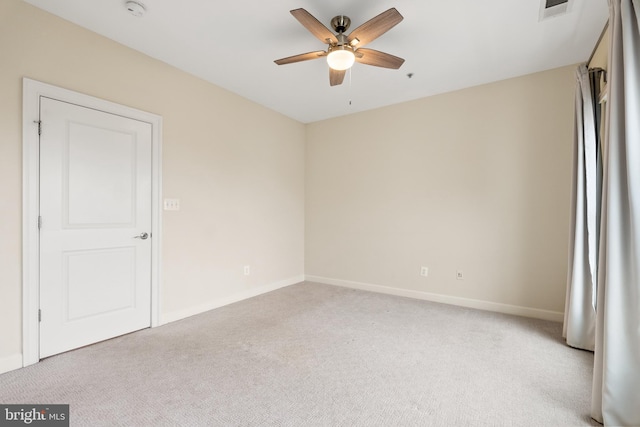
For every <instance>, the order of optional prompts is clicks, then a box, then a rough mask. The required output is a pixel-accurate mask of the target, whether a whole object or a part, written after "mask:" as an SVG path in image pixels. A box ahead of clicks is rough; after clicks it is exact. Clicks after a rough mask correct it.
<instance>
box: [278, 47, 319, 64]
mask: <svg viewBox="0 0 640 427" xmlns="http://www.w3.org/2000/svg"><path fill="white" fill-rule="evenodd" d="M326 55H327V52H325V51H324V50H317V51H315V52H307V53H301V54H300V55H293V56H288V57H286V58H282V59H276V60H275V61H273V62H275V63H276V64H278V65H284V64H293V63H294V62H302V61H309V60H311V59H318V58H320V57H322V56H326Z"/></svg>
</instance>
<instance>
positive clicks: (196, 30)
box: [25, 0, 608, 123]
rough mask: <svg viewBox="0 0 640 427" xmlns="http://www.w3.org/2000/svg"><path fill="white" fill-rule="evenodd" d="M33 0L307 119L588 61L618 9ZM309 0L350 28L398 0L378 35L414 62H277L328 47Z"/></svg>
mask: <svg viewBox="0 0 640 427" xmlns="http://www.w3.org/2000/svg"><path fill="white" fill-rule="evenodd" d="M25 1H27V2H28V3H30V4H33V5H35V6H37V7H39V8H42V9H44V10H47V11H49V12H51V13H53V14H55V15H58V16H60V17H62V18H64V19H67V20H69V21H71V22H74V23H76V24H78V25H80V26H82V27H85V28H88V29H90V30H92V31H95V32H96V33H99V34H102V35H103V36H105V37H108V38H110V39H113V40H115V41H117V42H120V43H122V44H124V45H126V46H129V47H131V48H133V49H136V50H138V51H140V52H143V53H145V54H147V55H149V56H151V57H154V58H157V59H159V60H161V61H164V62H166V63H168V64H171V65H173V66H175V67H177V68H180V69H182V70H184V71H186V72H189V73H191V74H194V75H196V76H198V77H201V78H202V79H204V80H207V81H209V82H211V83H213V84H215V85H218V86H221V87H223V88H226V89H228V90H230V91H232V92H235V93H237V94H238V95H241V96H243V97H245V98H248V99H250V100H253V101H255V102H257V103H259V104H262V105H264V106H266V107H268V108H271V109H273V110H276V111H279V112H280V113H282V114H285V115H287V116H289V117H291V118H293V119H296V120H298V121H300V122H303V123H309V122H314V121H318V120H322V119H326V118H330V117H336V116H341V115H345V114H350V113H354V112H358V111H364V110H369V109H373V108H377V107H381V106H385V105H390V104H396V103H399V102H404V101H408V100H412V99H417V98H422V97H425V96H430V95H434V94H438V93H444V92H449V91H453V90H456V89H461V88H465V87H470V86H475V85H479V84H483V83H488V82H493V81H497V80H503V79H506V78H510V77H516V76H520V75H524V74H529V73H533V72H537V71H542V70H547V69H552V68H556V67H560V66H564V65H569V64H574V63H578V62H583V61H586V60H587V59H588V58H589V55H590V54H591V52H592V50H593V47H594V45H595V44H596V42H597V40H598V37H599V36H600V33H601V32H602V29H603V28H604V25H605V23H606V20H607V17H608V8H607V1H606V0H575V1H573V3H572V6H571V8H570V11H569V12H568V13H566V14H564V15H561V16H557V17H554V18H550V19H547V20H543V21H540V20H539V16H540V2H541V0H482V1H479V0H439V1H435V0H420V1H417V0H393V1H391V0H381V1H375V2H374V1H370V0H322V1H318V0H316V1H313V0H279V1H260V0H232V1H224V2H223V1H213V0H179V1H177V0H141V3H143V4H144V5H145V6H146V8H147V13H146V15H145V16H143V17H141V18H137V17H134V16H132V15H131V14H129V13H128V11H127V10H126V8H125V6H124V3H125V0H55V1H51V0H25ZM300 7H301V8H304V9H306V10H307V11H309V12H310V13H311V14H312V15H314V16H315V17H316V18H318V19H319V20H320V21H321V22H322V23H323V24H325V25H326V26H327V27H329V28H330V21H331V18H332V17H333V16H335V15H339V14H342V15H347V16H349V17H350V18H351V21H352V25H351V30H353V29H355V28H356V27H358V26H359V25H360V24H362V23H364V22H365V21H367V20H369V19H371V18H373V17H374V16H376V15H377V14H379V13H381V12H383V11H385V10H387V9H389V8H390V7H395V8H396V9H398V11H399V12H400V13H401V14H402V15H403V16H404V21H402V22H401V23H400V24H398V25H397V26H396V27H394V28H393V29H391V30H390V31H389V32H387V33H386V34H384V35H382V36H381V37H380V38H379V39H377V40H375V41H373V42H371V44H369V45H367V47H369V48H372V49H376V50H381V51H384V52H388V53H391V54H393V55H396V56H400V57H402V58H404V59H405V60H406V62H405V63H404V65H403V66H402V67H401V68H400V69H399V70H388V69H384V68H378V67H372V66H367V65H363V64H355V65H354V67H353V69H352V71H351V76H350V75H349V73H347V75H346V77H345V80H344V83H343V85H341V86H335V87H330V86H329V72H328V68H327V64H326V61H325V60H324V59H323V58H321V59H317V60H313V61H307V62H302V63H296V64H288V65H282V66H278V65H275V64H274V62H273V61H274V60H275V59H279V58H282V57H286V56H291V55H295V54H298V53H305V52H309V51H315V50H322V49H324V48H325V47H326V45H323V44H322V43H321V42H320V41H319V40H317V39H316V38H315V37H314V36H313V35H311V34H310V33H309V32H308V31H307V30H306V29H305V28H304V27H303V26H302V25H301V24H300V23H299V22H298V21H297V20H296V19H295V18H294V17H293V16H292V15H291V14H290V13H289V10H291V9H296V8H300ZM408 73H413V77H412V78H408V77H407V74H408ZM350 101H351V102H350Z"/></svg>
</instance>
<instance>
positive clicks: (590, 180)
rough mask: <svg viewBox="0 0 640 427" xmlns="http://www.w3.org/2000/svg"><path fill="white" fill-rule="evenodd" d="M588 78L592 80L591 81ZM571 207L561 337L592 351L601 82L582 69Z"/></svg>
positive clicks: (578, 91)
mask: <svg viewBox="0 0 640 427" xmlns="http://www.w3.org/2000/svg"><path fill="white" fill-rule="evenodd" d="M590 74H591V76H590ZM576 80H577V83H576V100H575V115H574V120H575V129H574V144H573V146H574V152H573V198H572V200H573V202H572V216H571V240H570V242H569V270H568V275H567V298H566V302H565V310H564V325H563V336H564V337H565V338H566V340H567V344H569V345H570V346H572V347H577V348H581V349H585V350H593V349H594V345H595V330H596V279H597V270H598V267H597V266H598V261H597V255H598V234H599V233H598V232H599V225H598V223H599V221H600V187H601V182H600V179H601V177H600V173H598V166H599V162H598V161H599V159H600V156H599V155H598V151H599V132H598V124H599V117H600V114H599V109H600V106H599V103H598V102H597V97H598V96H599V82H600V73H599V72H593V71H592V72H590V71H589V70H588V68H587V66H586V64H583V65H580V66H579V67H578V69H577V70H576Z"/></svg>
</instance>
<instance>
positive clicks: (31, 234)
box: [22, 77, 162, 366]
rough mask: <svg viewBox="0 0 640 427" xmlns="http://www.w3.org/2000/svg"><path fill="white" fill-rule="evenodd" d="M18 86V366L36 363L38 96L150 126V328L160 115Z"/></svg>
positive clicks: (158, 235)
mask: <svg viewBox="0 0 640 427" xmlns="http://www.w3.org/2000/svg"><path fill="white" fill-rule="evenodd" d="M22 89H23V91H22V101H23V103H22V366H28V365H33V364H34V363H38V362H39V361H40V349H39V347H40V328H39V319H38V310H39V308H40V292H39V290H40V277H39V276H40V273H39V268H40V261H39V260H40V244H39V230H38V215H39V210H40V209H39V191H40V188H39V183H40V171H39V168H40V162H39V158H40V148H39V146H40V138H39V134H38V120H39V117H40V97H42V96H43V97H47V98H52V99H55V100H58V101H63V102H68V103H71V104H76V105H79V106H82V107H87V108H92V109H95V110H100V111H104V112H106V113H111V114H116V115H119V116H124V117H129V118H132V119H135V120H140V121H142V122H146V123H149V124H151V127H152V131H151V144H152V145H151V162H152V164H151V175H152V191H151V235H152V236H153V238H152V239H151V327H156V326H159V325H160V294H159V293H160V286H159V285H160V273H161V262H162V259H161V257H160V249H161V241H162V226H161V224H162V209H160V207H161V195H162V188H161V186H162V170H161V168H162V151H161V150H162V116H159V115H157V114H153V113H148V112H146V111H141V110H137V109H135V108H131V107H127V106H124V105H120V104H116V103H113V102H110V101H106V100H103V99H100V98H96V97H93V96H89V95H85V94H82V93H79V92H75V91H72V90H68V89H63V88H60V87H57V86H53V85H50V84H47V83H43V82H39V81H36V80H32V79H29V78H26V77H25V78H23V80H22Z"/></svg>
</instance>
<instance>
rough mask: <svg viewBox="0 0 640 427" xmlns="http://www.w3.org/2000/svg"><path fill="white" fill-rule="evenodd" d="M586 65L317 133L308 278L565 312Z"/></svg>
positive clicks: (313, 135)
mask: <svg viewBox="0 0 640 427" xmlns="http://www.w3.org/2000/svg"><path fill="white" fill-rule="evenodd" d="M575 69H576V66H569V67H564V68H560V69H556V70H552V71H547V72H542V73H537V74H533V75H529V76H524V77H521V78H516V79H511V80H506V81H501V82H498V83H494V84H488V85H484V86H479V87H474V88H470V89H466V90H461V91H458V92H453V93H448V94H444V95H439V96H433V97H429V98H425V99H421V100H417V101H413V102H409V103H404V104H400V105H396V106H391V107H387V108H382V109H378V110H375V111H370V112H365V113H361V114H355V115H351V116H346V117H341V118H336V119H331V120H327V121H324V122H319V123H314V124H311V125H308V126H307V153H306V159H307V160H306V198H305V200H306V201H305V203H306V209H305V217H306V221H305V228H306V234H305V246H306V253H305V257H306V258H305V273H306V274H307V275H308V277H309V276H317V277H315V278H316V279H318V278H320V279H318V280H321V281H326V282H327V283H333V282H337V283H344V284H347V285H349V284H352V283H353V282H355V283H356V284H358V286H359V285H380V286H386V287H391V288H395V289H398V290H409V291H412V292H414V294H412V295H417V294H418V293H420V292H423V293H430V294H438V295H446V296H451V297H454V298H468V299H472V300H480V301H487V302H491V303H498V304H508V305H513V306H520V307H527V308H532V309H535V310H543V311H544V310H548V311H552V312H557V313H559V312H562V311H563V309H564V297H565V284H566V272H567V270H566V269H567V265H566V259H567V241H568V228H569V211H570V193H571V164H572V157H571V156H572V154H571V146H572V135H573V133H572V132H573V127H572V126H573V99H574V87H575V83H574V82H575V80H574V74H575ZM421 266H427V267H428V268H429V275H428V277H427V278H423V277H421V276H420V275H419V273H420V267H421ZM457 269H460V270H462V271H463V273H464V280H456V270H457ZM365 288H366V286H365ZM399 293H401V294H402V292H399Z"/></svg>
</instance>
